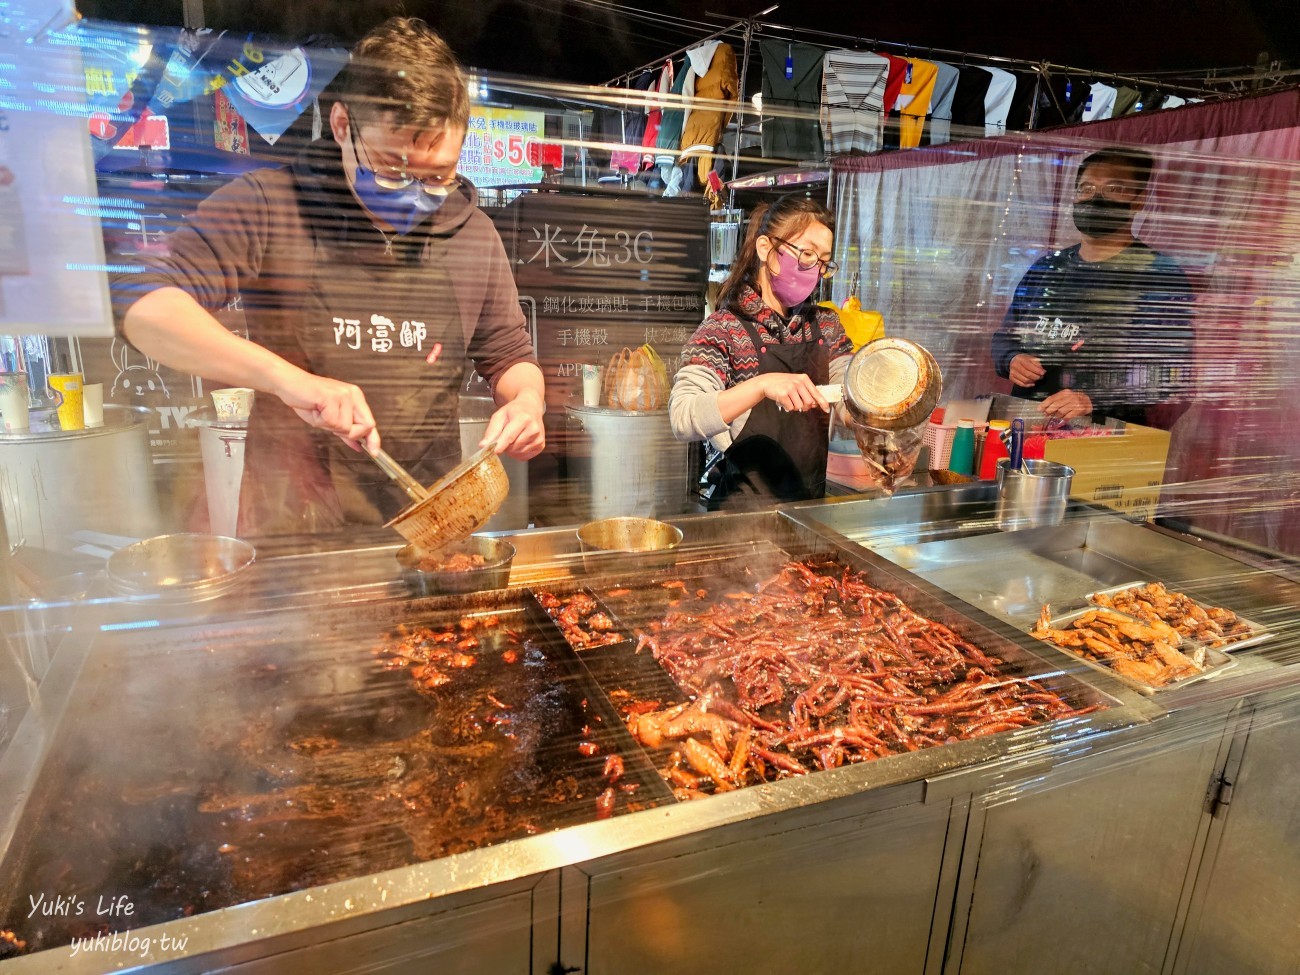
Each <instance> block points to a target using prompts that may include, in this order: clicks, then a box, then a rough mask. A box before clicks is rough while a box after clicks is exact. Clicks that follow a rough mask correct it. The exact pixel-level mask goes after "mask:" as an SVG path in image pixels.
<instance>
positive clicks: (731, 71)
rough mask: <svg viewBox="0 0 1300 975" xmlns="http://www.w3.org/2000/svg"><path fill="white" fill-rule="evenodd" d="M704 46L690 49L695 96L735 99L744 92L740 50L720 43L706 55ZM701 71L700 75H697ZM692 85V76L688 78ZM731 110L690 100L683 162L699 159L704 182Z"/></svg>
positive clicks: (726, 99)
mask: <svg viewBox="0 0 1300 975" xmlns="http://www.w3.org/2000/svg"><path fill="white" fill-rule="evenodd" d="M700 50H701V49H700V48H692V49H691V50H690V51H687V52H686V57H687V59H688V60H689V61H690V65H691V73H692V74H696V77H695V79H694V81H695V92H694V97H695V98H699V99H707V100H709V101H718V102H734V101H735V100H736V98H737V96H738V95H739V93H740V79H739V78H738V76H737V73H736V51H735V49H734V48H733V47H732V46H731V45H730V44H718V45H715V46H714V50H713V51H712V52H709V55H708V56H709V60H708V61H704V60H703V58H704V55H703V54H701V55H699V56H696V51H700ZM697 72H698V74H697ZM688 84H689V79H688ZM731 114H732V113H731V111H730V110H726V111H724V110H721V109H717V108H696V107H694V106H693V105H690V104H689V103H688V105H687V108H686V111H685V121H684V123H683V125H682V140H681V149H682V154H681V157H680V160H679V161H680V162H681V163H685V162H686V161H687V160H689V159H695V160H696V172H698V173H699V177H700V179H699V182H700V185H703V184H704V182H705V179H706V178H707V177H708V175H709V171H710V170H711V169H713V150H714V148H715V147H716V146H717V145H718V143H719V142H721V141H722V130H723V129H725V128H726V127H727V123H728V122H730V121H731Z"/></svg>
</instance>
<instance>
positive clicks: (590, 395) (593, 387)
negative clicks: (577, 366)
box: [582, 363, 601, 406]
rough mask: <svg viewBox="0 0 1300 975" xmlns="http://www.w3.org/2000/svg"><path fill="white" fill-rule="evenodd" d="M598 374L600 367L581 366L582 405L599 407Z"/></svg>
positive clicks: (584, 364)
mask: <svg viewBox="0 0 1300 975" xmlns="http://www.w3.org/2000/svg"><path fill="white" fill-rule="evenodd" d="M600 373H601V367H600V366H594V365H588V364H587V363H583V365H582V405H583V406H599V405H600Z"/></svg>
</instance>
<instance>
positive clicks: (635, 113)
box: [609, 71, 657, 173]
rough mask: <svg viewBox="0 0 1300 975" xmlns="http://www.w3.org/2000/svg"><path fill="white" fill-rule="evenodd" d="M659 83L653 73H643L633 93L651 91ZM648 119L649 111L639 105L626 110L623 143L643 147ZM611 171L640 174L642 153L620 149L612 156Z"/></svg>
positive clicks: (634, 83) (635, 83)
mask: <svg viewBox="0 0 1300 975" xmlns="http://www.w3.org/2000/svg"><path fill="white" fill-rule="evenodd" d="M656 81H657V78H656V77H655V75H654V73H653V72H651V71H642V72H641V73H640V74H639V75H637V77H636V80H635V81H633V82H632V85H631V89H632V90H633V91H649V90H650V89H651V88H652V87H653V86H654V84H655V82H656ZM646 119H647V110H646V109H643V108H641V107H640V106H639V105H634V106H632V107H631V108H628V109H625V110H624V112H623V143H624V144H625V145H629V146H639V145H641V144H642V143H641V140H642V139H643V138H644V137H645V127H646ZM609 166H610V169H612V170H614V172H616V173H617V172H619V171H621V170H624V169H626V170H627V171H628V172H629V173H636V172H639V171H640V169H641V153H639V152H637V151H636V150H635V149H619V150H615V151H614V152H613V153H612V154H611V155H610V160H609Z"/></svg>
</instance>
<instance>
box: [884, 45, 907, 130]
mask: <svg viewBox="0 0 1300 975" xmlns="http://www.w3.org/2000/svg"><path fill="white" fill-rule="evenodd" d="M877 53H878V55H879V56H880V57H882V58H887V59H888V60H889V76H888V77H887V78H886V79H885V100H884V103H883V107H882V109H881V110H882V111H883V112H884V113H885V114H886V115H888V114H889V113H890V112H892V111H893V110H894V108H895V107H896V103H897V101H898V93H899V92H900V91H902V90H903V82H904V81H906V80H907V58H900V57H896V56H895V55H893V54H886V53H885V52H884V51H879V52H877Z"/></svg>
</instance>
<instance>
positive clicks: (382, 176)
mask: <svg viewBox="0 0 1300 975" xmlns="http://www.w3.org/2000/svg"><path fill="white" fill-rule="evenodd" d="M351 130H352V151H353V152H357V148H358V146H359V147H360V149H361V153H364V154H365V163H366V166H367V168H369V169H370V171H371V172H373V173H374V174H375V184H376V185H377V186H379V187H380V189H385V190H404V189H406V188H407V187H408V186H410V185H411V184H412V183H419V184H420V189H422V190H424V192H426V193H429V194H432V195H433V196H442V195H444V191H445V190H446V189H447V188H448V187H449V186H455V185H456V184H457V183H459V182H460V174H458V173H452V174H451V175H450V176H425V177H424V178H423V179H421V178H419V177H416V176H412V175H411V174H410V173H408V172H407V171H406V166H405V163H406V155H405V153H403V155H402V163H403V165H401V166H376V165H375V164H374V163H373V162H372V161H371V152H370V147H369V146H367V145H366V143H365V140H364V139H362V138H361V136H360V134H359V133H358V132H357V126H356V124H355V123H354V124H353V125H352V126H351ZM358 154H360V153H358Z"/></svg>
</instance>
